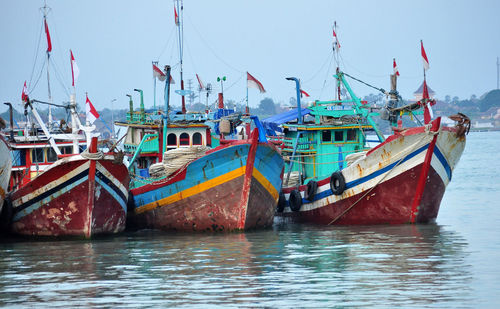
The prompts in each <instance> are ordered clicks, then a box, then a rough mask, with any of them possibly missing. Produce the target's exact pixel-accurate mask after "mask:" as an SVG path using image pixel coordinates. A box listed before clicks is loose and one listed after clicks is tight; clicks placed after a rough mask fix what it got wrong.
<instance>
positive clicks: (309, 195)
mask: <svg viewBox="0 0 500 309" xmlns="http://www.w3.org/2000/svg"><path fill="white" fill-rule="evenodd" d="M316 191H318V183H317V182H316V181H314V180H311V181H309V182H308V183H307V190H306V196H305V198H306V199H308V200H309V201H311V202H312V201H313V200H314V196H315V195H316Z"/></svg>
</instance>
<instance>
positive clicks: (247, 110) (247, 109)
mask: <svg viewBox="0 0 500 309" xmlns="http://www.w3.org/2000/svg"><path fill="white" fill-rule="evenodd" d="M245 113H246V114H247V115H250V109H249V108H248V72H247V106H246V109H245Z"/></svg>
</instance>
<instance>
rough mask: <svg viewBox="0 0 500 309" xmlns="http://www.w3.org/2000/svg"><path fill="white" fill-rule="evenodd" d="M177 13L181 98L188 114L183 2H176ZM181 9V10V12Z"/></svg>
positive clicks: (183, 107) (184, 110) (183, 110)
mask: <svg viewBox="0 0 500 309" xmlns="http://www.w3.org/2000/svg"><path fill="white" fill-rule="evenodd" d="M175 2H176V7H177V12H178V14H179V16H178V19H177V20H176V25H177V34H178V40H179V60H180V72H181V97H182V113H183V114H185V113H186V99H185V98H184V79H183V77H182V75H183V71H182V56H183V52H184V50H183V49H184V23H183V14H184V12H183V11H184V5H183V1H182V0H180V1H179V0H176V1H175ZM179 9H180V10H179Z"/></svg>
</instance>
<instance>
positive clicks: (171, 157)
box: [149, 146, 210, 178]
mask: <svg viewBox="0 0 500 309" xmlns="http://www.w3.org/2000/svg"><path fill="white" fill-rule="evenodd" d="M209 149H210V148H209V147H206V146H193V147H186V148H177V149H172V150H169V151H166V152H165V153H164V154H163V162H162V163H156V164H153V165H151V166H150V168H149V174H150V175H151V177H155V178H158V177H162V176H167V177H168V176H170V175H171V174H172V173H174V172H175V171H177V170H178V169H180V168H181V167H183V166H184V165H186V164H188V163H189V162H191V161H194V160H196V159H198V158H200V157H202V156H203V155H205V153H206V152H207V151H208V150H209Z"/></svg>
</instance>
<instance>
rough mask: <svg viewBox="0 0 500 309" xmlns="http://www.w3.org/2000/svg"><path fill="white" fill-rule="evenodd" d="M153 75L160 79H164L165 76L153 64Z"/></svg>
mask: <svg viewBox="0 0 500 309" xmlns="http://www.w3.org/2000/svg"><path fill="white" fill-rule="evenodd" d="M153 76H154V77H156V78H158V79H159V80H160V81H164V80H165V79H166V78H167V77H166V76H165V73H163V72H162V71H161V70H160V68H159V67H157V66H156V65H154V64H153Z"/></svg>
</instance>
